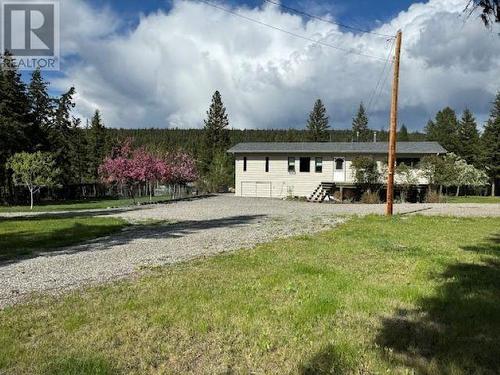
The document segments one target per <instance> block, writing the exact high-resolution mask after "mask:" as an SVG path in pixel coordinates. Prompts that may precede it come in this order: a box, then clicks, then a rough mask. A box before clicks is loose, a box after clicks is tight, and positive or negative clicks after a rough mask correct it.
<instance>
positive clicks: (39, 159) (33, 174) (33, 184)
mask: <svg viewBox="0 0 500 375" xmlns="http://www.w3.org/2000/svg"><path fill="white" fill-rule="evenodd" d="M7 165H8V167H9V168H10V169H11V170H12V171H13V179H14V183H15V184H16V185H24V186H26V187H27V188H28V190H29V192H30V208H31V209H33V196H34V195H35V194H36V193H37V192H39V191H40V189H41V188H42V187H44V186H53V185H54V184H55V181H56V178H57V175H58V174H59V170H58V169H57V168H56V163H55V160H54V158H53V156H52V155H51V154H50V153H46V152H40V151H37V152H35V153H31V154H30V153H27V152H20V153H17V154H15V155H14V156H12V157H11V158H10V159H9V161H8V163H7Z"/></svg>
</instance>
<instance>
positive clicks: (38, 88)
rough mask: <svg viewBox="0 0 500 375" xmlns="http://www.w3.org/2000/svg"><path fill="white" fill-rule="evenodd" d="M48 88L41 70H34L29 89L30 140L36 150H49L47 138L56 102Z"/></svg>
mask: <svg viewBox="0 0 500 375" xmlns="http://www.w3.org/2000/svg"><path fill="white" fill-rule="evenodd" d="M47 87H48V83H47V82H45V81H44V80H43V78H42V74H41V72H40V69H36V70H34V71H33V74H32V76H31V82H30V84H29V87H28V98H29V104H30V119H31V122H32V125H31V134H30V138H31V139H32V142H31V143H32V144H33V145H34V149H44V150H45V149H48V148H49V145H48V141H47V139H46V137H47V132H48V129H49V128H50V125H51V120H52V116H53V110H54V101H53V100H52V99H51V98H50V96H49V94H48V90H47Z"/></svg>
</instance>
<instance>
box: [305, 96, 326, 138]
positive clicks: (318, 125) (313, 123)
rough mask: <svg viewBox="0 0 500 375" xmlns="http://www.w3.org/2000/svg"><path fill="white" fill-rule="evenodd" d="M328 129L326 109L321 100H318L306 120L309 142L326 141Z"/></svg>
mask: <svg viewBox="0 0 500 375" xmlns="http://www.w3.org/2000/svg"><path fill="white" fill-rule="evenodd" d="M329 127H330V126H329V125H328V116H327V115H326V108H325V106H324V105H323V102H322V101H321V99H318V100H316V102H315V103H314V107H313V110H312V111H311V113H310V114H309V120H307V130H308V132H309V140H311V141H313V142H321V141H327V140H328V128H329Z"/></svg>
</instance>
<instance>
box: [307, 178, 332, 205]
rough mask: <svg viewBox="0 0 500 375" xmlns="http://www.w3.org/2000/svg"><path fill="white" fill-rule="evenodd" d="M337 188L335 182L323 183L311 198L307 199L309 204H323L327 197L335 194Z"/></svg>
mask: <svg viewBox="0 0 500 375" xmlns="http://www.w3.org/2000/svg"><path fill="white" fill-rule="evenodd" d="M334 188H335V183H334V182H322V183H320V184H319V185H318V187H317V188H316V189H314V191H313V192H312V194H311V195H309V197H307V200H308V201H309V202H316V203H319V202H323V201H324V200H325V198H326V196H327V195H329V194H330V193H332V192H333V189H334Z"/></svg>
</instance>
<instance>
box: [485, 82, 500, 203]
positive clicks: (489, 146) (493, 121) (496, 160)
mask: <svg viewBox="0 0 500 375" xmlns="http://www.w3.org/2000/svg"><path fill="white" fill-rule="evenodd" d="M481 144H482V149H483V158H482V161H483V163H484V164H483V165H484V166H485V167H486V171H487V173H488V176H489V177H490V181H491V195H492V196H493V195H495V188H496V186H498V183H499V180H500V91H499V92H498V93H497V96H496V98H495V101H494V102H493V108H492V109H491V113H490V118H489V119H488V122H487V124H486V126H485V127H484V132H483V135H482V136H481Z"/></svg>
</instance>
